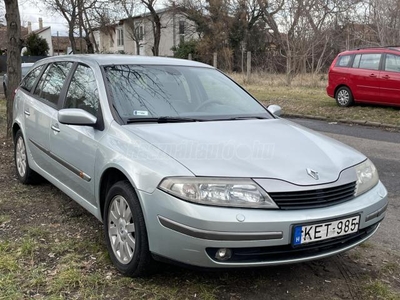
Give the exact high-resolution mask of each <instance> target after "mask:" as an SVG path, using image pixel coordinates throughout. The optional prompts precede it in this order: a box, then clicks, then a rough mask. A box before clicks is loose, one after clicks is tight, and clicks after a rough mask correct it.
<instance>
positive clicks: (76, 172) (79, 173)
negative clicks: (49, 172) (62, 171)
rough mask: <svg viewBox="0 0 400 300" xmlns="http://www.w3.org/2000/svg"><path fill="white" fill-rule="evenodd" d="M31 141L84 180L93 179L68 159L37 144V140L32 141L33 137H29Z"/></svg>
mask: <svg viewBox="0 0 400 300" xmlns="http://www.w3.org/2000/svg"><path fill="white" fill-rule="evenodd" d="M29 141H30V142H31V143H32V144H33V145H34V146H36V147H37V148H38V149H39V150H41V151H43V152H44V153H45V154H47V155H48V156H49V157H50V158H52V159H54V160H55V161H56V162H58V163H59V164H60V165H62V166H63V167H65V168H67V169H68V170H70V171H71V172H72V173H74V174H75V175H77V176H79V178H82V179H83V180H85V181H87V182H89V181H90V180H92V178H91V177H90V176H89V175H88V174H86V173H85V172H83V171H81V170H79V169H78V168H76V167H74V166H73V165H71V164H69V163H67V162H66V161H64V160H63V159H61V158H60V157H58V156H57V155H55V154H54V153H52V152H51V151H49V150H47V149H46V148H44V147H42V146H40V145H39V144H37V143H36V142H34V141H32V140H31V139H29Z"/></svg>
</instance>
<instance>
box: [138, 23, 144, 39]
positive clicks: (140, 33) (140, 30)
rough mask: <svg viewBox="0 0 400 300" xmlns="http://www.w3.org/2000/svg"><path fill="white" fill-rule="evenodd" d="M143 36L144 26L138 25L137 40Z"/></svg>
mask: <svg viewBox="0 0 400 300" xmlns="http://www.w3.org/2000/svg"><path fill="white" fill-rule="evenodd" d="M143 37H144V28H143V25H140V26H139V41H143Z"/></svg>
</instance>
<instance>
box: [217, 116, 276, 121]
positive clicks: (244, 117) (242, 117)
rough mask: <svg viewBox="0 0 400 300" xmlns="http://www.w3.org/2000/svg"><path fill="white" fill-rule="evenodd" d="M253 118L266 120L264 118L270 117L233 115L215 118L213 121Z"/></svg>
mask: <svg viewBox="0 0 400 300" xmlns="http://www.w3.org/2000/svg"><path fill="white" fill-rule="evenodd" d="M251 119H258V120H264V119H269V118H267V117H262V116H241V117H231V118H229V117H228V118H221V119H214V120H212V121H236V120H251Z"/></svg>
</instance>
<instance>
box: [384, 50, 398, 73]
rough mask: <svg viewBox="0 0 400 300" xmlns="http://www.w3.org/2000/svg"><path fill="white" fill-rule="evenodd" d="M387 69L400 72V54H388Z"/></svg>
mask: <svg viewBox="0 0 400 300" xmlns="http://www.w3.org/2000/svg"><path fill="white" fill-rule="evenodd" d="M385 71H392V72H400V56H398V55H393V54H386V61H385Z"/></svg>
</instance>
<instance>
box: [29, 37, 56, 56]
mask: <svg viewBox="0 0 400 300" xmlns="http://www.w3.org/2000/svg"><path fill="white" fill-rule="evenodd" d="M25 46H26V51H25V52H24V55H29V56H45V55H47V54H48V52H49V49H50V48H49V44H48V43H47V41H46V39H44V38H42V37H40V36H39V35H38V34H36V33H34V32H32V33H31V34H29V35H28V37H27V38H26V40H25Z"/></svg>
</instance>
